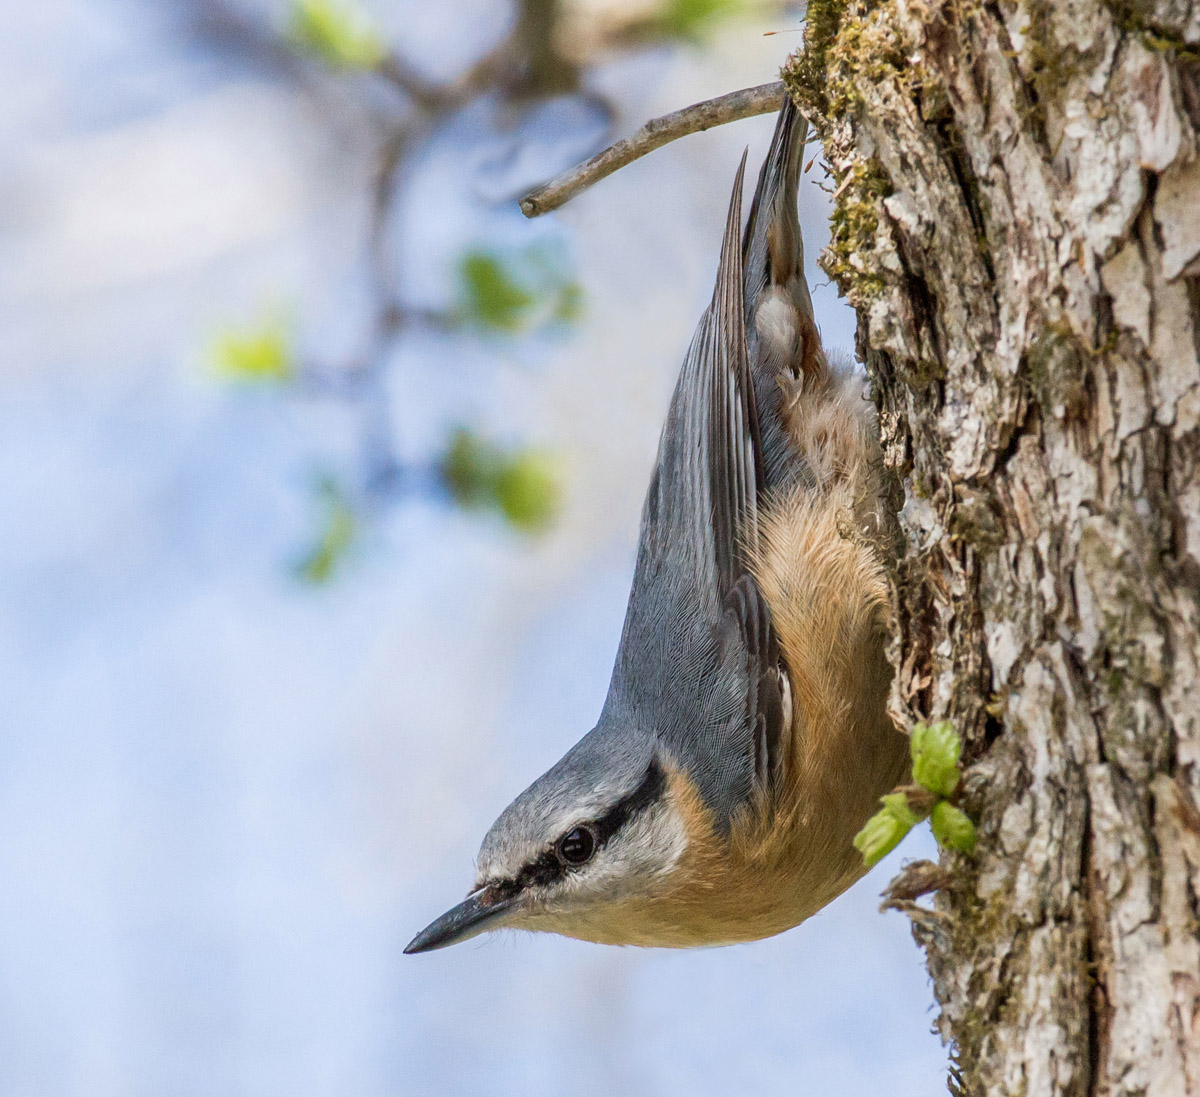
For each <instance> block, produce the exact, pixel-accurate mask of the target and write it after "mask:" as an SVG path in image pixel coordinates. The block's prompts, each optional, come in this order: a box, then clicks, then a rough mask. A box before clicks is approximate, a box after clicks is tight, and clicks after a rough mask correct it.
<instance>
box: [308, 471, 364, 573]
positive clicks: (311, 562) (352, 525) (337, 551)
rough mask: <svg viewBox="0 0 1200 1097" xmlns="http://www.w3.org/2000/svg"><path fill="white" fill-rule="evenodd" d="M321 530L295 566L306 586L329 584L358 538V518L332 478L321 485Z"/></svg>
mask: <svg viewBox="0 0 1200 1097" xmlns="http://www.w3.org/2000/svg"><path fill="white" fill-rule="evenodd" d="M317 494H318V497H319V499H320V502H321V510H322V516H321V527H320V533H319V534H318V536H317V540H316V543H315V544H314V545H313V547H312V549H311V550H310V551H309V552H308V554H307V555H305V556H304V557H303V559H301V560H300V562H299V563H298V564H297V565H296V574H297V575H299V577H300V578H301V579H303V580H304V581H305V582H306V583H312V584H313V585H314V586H320V585H321V584H323V583H327V582H329V580H330V579H332V578H333V576H334V574H335V573H336V572H337V571H338V569H339V567H340V566H341V565H342V563H343V561H344V560H345V558H346V556H347V554H348V553H349V551H350V549H351V548H352V547H353V546H354V543H355V541H356V540H357V539H358V519H357V518H356V516H355V513H354V509H353V508H352V507H351V505H350V502H349V500H348V498H347V497H346V494H345V492H343V491H342V489H341V488H340V487H339V486H338V485H337V483H336V482H335V481H333V480H331V479H325V480H322V481H321V482H320V484H319V485H318V488H317Z"/></svg>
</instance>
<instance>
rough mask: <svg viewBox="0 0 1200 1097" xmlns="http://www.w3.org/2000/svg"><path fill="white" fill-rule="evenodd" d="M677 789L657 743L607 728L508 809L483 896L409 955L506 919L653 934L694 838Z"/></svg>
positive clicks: (601, 937)
mask: <svg viewBox="0 0 1200 1097" xmlns="http://www.w3.org/2000/svg"><path fill="white" fill-rule="evenodd" d="M677 789H678V779H677V777H675V775H674V774H673V772H672V767H671V766H670V763H669V762H667V761H666V760H665V759H664V758H663V757H661V756H660V754H659V753H658V752H657V750H656V749H655V747H654V746H653V745H652V744H649V743H646V742H645V741H639V742H633V741H630V740H625V739H623V738H622V737H620V736H614V735H613V734H611V731H609V732H608V733H606V730H605V729H603V728H597V729H596V730H595V731H593V732H592V733H591V734H589V735H587V736H585V737H584V738H583V739H582V740H581V741H580V742H579V743H578V744H577V745H576V746H575V747H574V748H572V749H571V750H570V751H569V752H568V753H567V754H566V756H565V757H563V758H562V759H561V761H559V762H558V763H557V764H556V765H555V766H554V767H552V768H551V769H550V770H549V771H548V772H547V773H545V774H543V775H542V776H541V777H539V778H538V779H537V780H536V781H535V782H534V783H533V784H532V785H531V786H530V787H529V788H527V789H526V790H525V791H524V792H523V793H521V795H520V796H518V797H517V798H516V800H514V801H513V802H512V803H511V804H510V805H509V806H508V807H507V808H506V809H505V810H504V812H503V813H502V814H501V815H500V818H499V819H497V820H496V822H495V823H494V824H493V825H492V828H491V830H489V831H488V833H487V836H486V837H485V838H484V840H483V846H482V848H481V849H480V852H479V862H478V872H477V875H476V881H475V886H474V887H473V888H472V890H471V893H470V894H469V895H468V896H467V898H466V899H465V900H464V901H463V902H461V903H459V904H458V906H456V907H454V908H453V909H451V910H449V911H447V913H445V914H443V915H442V916H441V917H440V918H438V919H437V920H436V921H435V922H433V923H432V924H431V925H429V926H428V927H427V928H426V929H424V930H422V931H421V932H420V933H419V934H417V936H416V937H415V938H414V939H413V941H412V942H411V943H410V944H409V946H408V947H407V948H406V949H405V952H407V953H413V952H426V951H429V950H431V949H437V948H444V947H445V946H447V945H452V944H456V943H457V942H459V941H465V940H467V939H469V938H471V937H474V936H475V935H476V934H479V933H483V932H485V931H487V930H492V929H504V928H509V929H528V930H548V931H550V932H554V933H562V934H565V935H567V936H570V937H579V938H583V939H584V940H589V941H599V942H605V943H610V944H635V943H651V942H650V941H649V940H644V939H643V938H645V937H646V935H647V934H653V933H654V925H655V922H656V918H655V912H656V910H657V911H658V912H660V913H661V914H662V915H663V917H669V914H668V912H667V908H668V907H669V906H670V901H669V896H670V894H671V893H672V892H673V890H674V889H675V885H676V884H677V881H676V880H675V877H676V876H677V874H678V872H679V871H680V867H681V863H682V862H683V860H684V854H685V852H686V851H687V849H688V845H689V833H688V831H689V824H688V819H689V817H690V815H691V813H690V812H688V811H687V810H686V808H685V806H684V805H681V803H680V802H679V798H678V796H677V795H676V794H675V792H676V791H677ZM673 790H675V791H673Z"/></svg>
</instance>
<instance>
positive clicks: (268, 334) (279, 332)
mask: <svg viewBox="0 0 1200 1097" xmlns="http://www.w3.org/2000/svg"><path fill="white" fill-rule="evenodd" d="M212 359H213V364H214V365H215V367H216V369H217V371H218V372H219V373H221V374H223V375H224V376H226V377H229V378H231V379H233V380H235V381H258V382H261V381H274V382H280V381H290V380H291V378H292V376H293V375H294V373H295V365H294V361H293V354H292V347H291V337H290V335H289V333H288V330H287V325H286V324H285V323H284V322H283V321H282V320H279V319H274V320H269V321H265V322H264V323H262V324H260V325H259V326H258V327H256V328H247V329H244V330H241V331H233V330H230V331H226V332H223V333H222V334H221V335H219V336H217V338H216V340H215V341H214V343H213V349H212Z"/></svg>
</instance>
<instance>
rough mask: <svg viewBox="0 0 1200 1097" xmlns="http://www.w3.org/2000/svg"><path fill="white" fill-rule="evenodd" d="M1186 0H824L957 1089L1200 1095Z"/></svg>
mask: <svg viewBox="0 0 1200 1097" xmlns="http://www.w3.org/2000/svg"><path fill="white" fill-rule="evenodd" d="M1198 59H1200V4H1198V3H1193V2H1189V0H1157V2H1142V0H1109V2H1108V3H1102V2H1098V0H1067V2H1061V3H1052V2H1047V0H1024V2H1021V3H1011V2H1005V3H990V4H983V3H978V2H975V0H887V2H882V3H878V2H871V0H854V2H850V3H846V2H845V0H811V2H810V6H809V25H808V30H807V34H806V52H805V54H804V55H803V56H798V57H797V58H794V59H793V61H792V62H791V63H790V64H789V66H788V69H787V70H786V71H785V77H786V79H787V81H788V84H789V87H790V88H791V89H792V90H793V92H794V93H795V94H796V95H797V96H798V98H799V99H800V101H801V102H802V104H803V105H804V106H805V108H806V109H807V111H808V113H809V114H810V116H811V117H812V118H813V120H814V121H815V122H816V124H817V126H818V128H819V131H820V132H821V136H822V138H823V140H824V142H825V149H826V153H827V156H828V159H829V161H830V164H831V166H832V169H833V173H834V178H835V180H836V182H837V187H838V193H837V198H836V203H835V205H836V212H835V217H834V240H833V244H832V245H831V248H830V250H829V252H828V253H827V255H826V256H825V265H826V269H827V270H828V271H829V273H830V274H831V275H832V276H833V277H834V278H835V279H836V280H837V281H838V283H839V285H840V286H841V288H842V289H843V290H844V291H845V292H846V293H847V294H848V296H849V298H850V300H851V302H852V303H853V304H854V305H855V307H856V309H857V311H858V316H859V329H858V336H859V350H860V352H861V353H862V355H863V357H864V360H865V361H866V363H867V367H868V370H869V372H870V374H871V376H872V379H873V381H874V384H875V389H876V398H877V401H878V403H879V408H880V413H881V415H880V418H881V424H882V429H883V432H884V443H885V450H886V454H887V462H888V464H889V465H890V467H891V468H892V469H894V470H895V472H896V474H897V477H898V478H899V480H900V481H901V483H902V484H903V487H904V505H903V509H902V511H901V513H900V521H901V526H902V528H903V531H904V534H905V537H906V544H907V548H906V554H905V557H904V559H903V560H902V562H901V564H900V566H899V569H898V573H897V575H896V599H897V610H898V612H897V621H898V622H899V625H898V626H897V630H898V632H897V636H896V637H895V643H894V650H893V658H894V661H895V663H896V666H897V668H898V673H897V676H896V680H895V686H894V693H893V702H894V707H895V708H896V709H897V711H898V712H899V713H900V714H901V715H902V716H903V718H904V719H906V720H907V721H910V722H911V721H916V720H918V719H923V720H932V719H949V720H951V721H952V722H953V724H954V725H955V727H956V728H957V729H958V730H959V731H960V733H961V734H962V735H963V737H964V739H965V741H966V744H967V760H968V762H969V769H968V778H967V780H966V782H965V792H966V795H965V803H964V806H965V807H966V808H967V809H968V810H969V811H970V812H971V813H972V814H973V815H974V817H975V818H976V819H977V820H978V821H979V824H980V842H979V847H978V849H977V851H976V853H975V854H974V855H972V856H971V857H963V856H957V855H954V856H949V855H947V856H944V858H943V867H944V868H945V869H948V870H949V871H950V874H951V876H952V883H951V884H950V886H949V887H947V888H946V889H944V890H943V891H941V892H940V893H939V894H938V896H937V899H936V902H935V908H934V910H933V911H932V912H929V913H925V914H922V913H920V912H914V933H915V934H916V936H917V938H918V940H919V941H920V942H921V944H922V945H923V946H924V947H925V949H926V952H927V956H928V963H929V970H930V973H931V975H932V977H933V981H934V990H935V993H936V996H937V999H938V1002H939V1003H940V1006H941V1015H940V1018H939V1021H938V1024H939V1026H940V1028H941V1032H942V1034H943V1036H944V1038H945V1039H947V1040H948V1041H950V1042H951V1044H952V1047H953V1052H954V1058H955V1064H956V1068H955V1072H954V1076H955V1079H956V1080H955V1081H953V1082H952V1087H958V1088H961V1090H962V1091H964V1092H966V1093H969V1094H1022V1095H1027V1097H1035V1095H1037V1097H1042V1095H1046V1097H1050V1095H1054V1097H1057V1095H1068V1094H1069V1095H1083V1094H1103V1095H1106V1097H1107V1095H1118V1094H1119V1095H1134V1094H1137V1095H1150V1097H1165V1095H1168V1094H1169V1095H1172V1097H1174V1095H1180V1097H1183V1095H1193V1097H1200V810H1198V808H1197V804H1198V803H1200V641H1198V635H1200V429H1198V424H1200V358H1198V345H1200V341H1198V332H1200V145H1198V142H1197V128H1200V60H1198Z"/></svg>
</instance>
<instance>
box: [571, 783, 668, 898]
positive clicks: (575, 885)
mask: <svg viewBox="0 0 1200 1097" xmlns="http://www.w3.org/2000/svg"><path fill="white" fill-rule="evenodd" d="M687 841H688V840H687V830H686V829H685V826H684V822H683V818H682V816H681V815H680V814H679V813H678V812H677V811H676V810H675V808H674V807H673V806H672V804H671V803H670V801H669V800H662V801H659V802H658V803H657V804H655V805H654V806H653V807H651V808H648V809H647V810H646V811H643V812H641V813H640V814H639V815H638V816H637V817H636V818H633V819H631V820H630V821H629V822H628V823H627V824H626V825H625V826H624V827H622V828H621V830H620V831H618V832H617V833H616V834H614V835H613V837H612V839H611V840H610V841H609V843H608V845H607V846H605V847H604V849H602V850H600V851H599V852H598V853H597V854H596V858H595V860H594V861H593V862H592V863H591V864H590V865H588V866H587V867H586V868H585V869H584V870H583V871H581V872H579V873H575V874H572V875H573V877H574V878H573V879H571V880H570V881H569V883H568V884H567V887H565V888H563V889H562V894H563V895H564V896H566V895H571V896H580V897H588V898H593V899H594V898H606V899H616V898H620V897H622V896H626V895H638V894H642V893H645V892H647V891H652V890H654V888H655V886H656V885H657V884H658V883H660V882H661V881H662V880H663V879H664V878H665V877H667V876H669V875H670V874H671V873H672V872H673V871H674V869H675V866H676V865H677V864H678V863H679V859H680V857H682V856H683V853H684V850H686V849H687Z"/></svg>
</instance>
